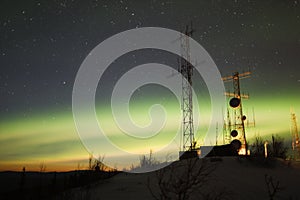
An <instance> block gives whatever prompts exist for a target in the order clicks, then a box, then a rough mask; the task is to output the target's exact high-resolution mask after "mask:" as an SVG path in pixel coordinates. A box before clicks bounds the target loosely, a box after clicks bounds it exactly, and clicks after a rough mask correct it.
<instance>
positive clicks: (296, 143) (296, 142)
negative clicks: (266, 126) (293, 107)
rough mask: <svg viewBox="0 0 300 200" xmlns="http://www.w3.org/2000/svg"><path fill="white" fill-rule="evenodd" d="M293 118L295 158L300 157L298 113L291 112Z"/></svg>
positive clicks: (292, 129)
mask: <svg viewBox="0 0 300 200" xmlns="http://www.w3.org/2000/svg"><path fill="white" fill-rule="evenodd" d="M291 120H292V127H291V132H292V149H293V153H294V160H297V159H299V158H300V143H299V135H298V127H297V118H296V114H295V113H293V112H291Z"/></svg>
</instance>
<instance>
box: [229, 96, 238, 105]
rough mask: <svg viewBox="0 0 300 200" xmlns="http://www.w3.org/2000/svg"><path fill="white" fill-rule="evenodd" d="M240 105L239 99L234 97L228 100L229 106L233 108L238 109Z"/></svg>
mask: <svg viewBox="0 0 300 200" xmlns="http://www.w3.org/2000/svg"><path fill="white" fill-rule="evenodd" d="M240 103H241V100H240V99H239V98H236V97H234V98H232V99H230V101H229V105H230V106H231V107H233V108H236V107H238V106H239V105H240Z"/></svg>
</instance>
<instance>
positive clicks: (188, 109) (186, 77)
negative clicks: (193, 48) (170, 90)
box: [178, 23, 196, 151]
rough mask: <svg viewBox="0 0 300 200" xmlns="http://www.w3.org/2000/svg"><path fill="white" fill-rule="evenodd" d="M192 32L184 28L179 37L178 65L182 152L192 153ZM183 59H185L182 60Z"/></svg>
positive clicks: (188, 28)
mask: <svg viewBox="0 0 300 200" xmlns="http://www.w3.org/2000/svg"><path fill="white" fill-rule="evenodd" d="M193 32H194V30H193V27H192V23H191V26H190V27H189V26H186V28H185V31H184V32H183V33H181V35H180V41H181V57H182V59H180V64H179V69H178V71H179V73H181V74H182V105H181V109H182V114H183V121H182V137H183V151H192V150H194V149H195V146H196V141H195V138H194V124H193V93H192V84H193V83H192V76H193V66H192V64H191V63H190V41H189V37H191V36H192V34H193ZM183 58H185V59H183Z"/></svg>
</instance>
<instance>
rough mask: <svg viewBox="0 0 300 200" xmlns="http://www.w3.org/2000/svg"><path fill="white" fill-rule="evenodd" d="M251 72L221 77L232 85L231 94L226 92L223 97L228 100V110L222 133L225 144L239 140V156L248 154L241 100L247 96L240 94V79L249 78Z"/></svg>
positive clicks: (244, 117) (247, 96)
mask: <svg viewBox="0 0 300 200" xmlns="http://www.w3.org/2000/svg"><path fill="white" fill-rule="evenodd" d="M250 74H251V72H245V73H241V74H239V73H238V72H235V73H233V75H232V76H228V77H223V78H222V80H223V81H224V82H229V81H231V82H232V83H233V93H230V92H226V93H225V95H226V96H227V97H229V98H231V99H230V101H229V105H230V108H228V110H227V120H226V122H225V124H224V130H225V131H224V133H225V139H226V143H230V142H231V141H232V140H235V139H237V140H239V141H240V142H241V150H240V152H239V154H243V155H247V154H248V145H247V138H246V131H245V120H246V116H245V115H244V114H243V107H242V99H248V98H249V95H246V94H241V89H240V79H243V78H248V77H250ZM229 109H232V112H231V113H232V115H231V116H230V114H229Z"/></svg>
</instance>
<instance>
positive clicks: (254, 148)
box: [250, 136, 264, 157]
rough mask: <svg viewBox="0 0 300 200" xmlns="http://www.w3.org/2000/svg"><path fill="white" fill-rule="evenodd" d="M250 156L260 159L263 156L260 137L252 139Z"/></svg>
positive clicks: (262, 143)
mask: <svg viewBox="0 0 300 200" xmlns="http://www.w3.org/2000/svg"><path fill="white" fill-rule="evenodd" d="M250 148H251V155H253V156H258V157H262V156H264V142H263V139H262V138H261V137H260V136H256V137H255V138H254V142H253V143H252V144H251V145H250Z"/></svg>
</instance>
